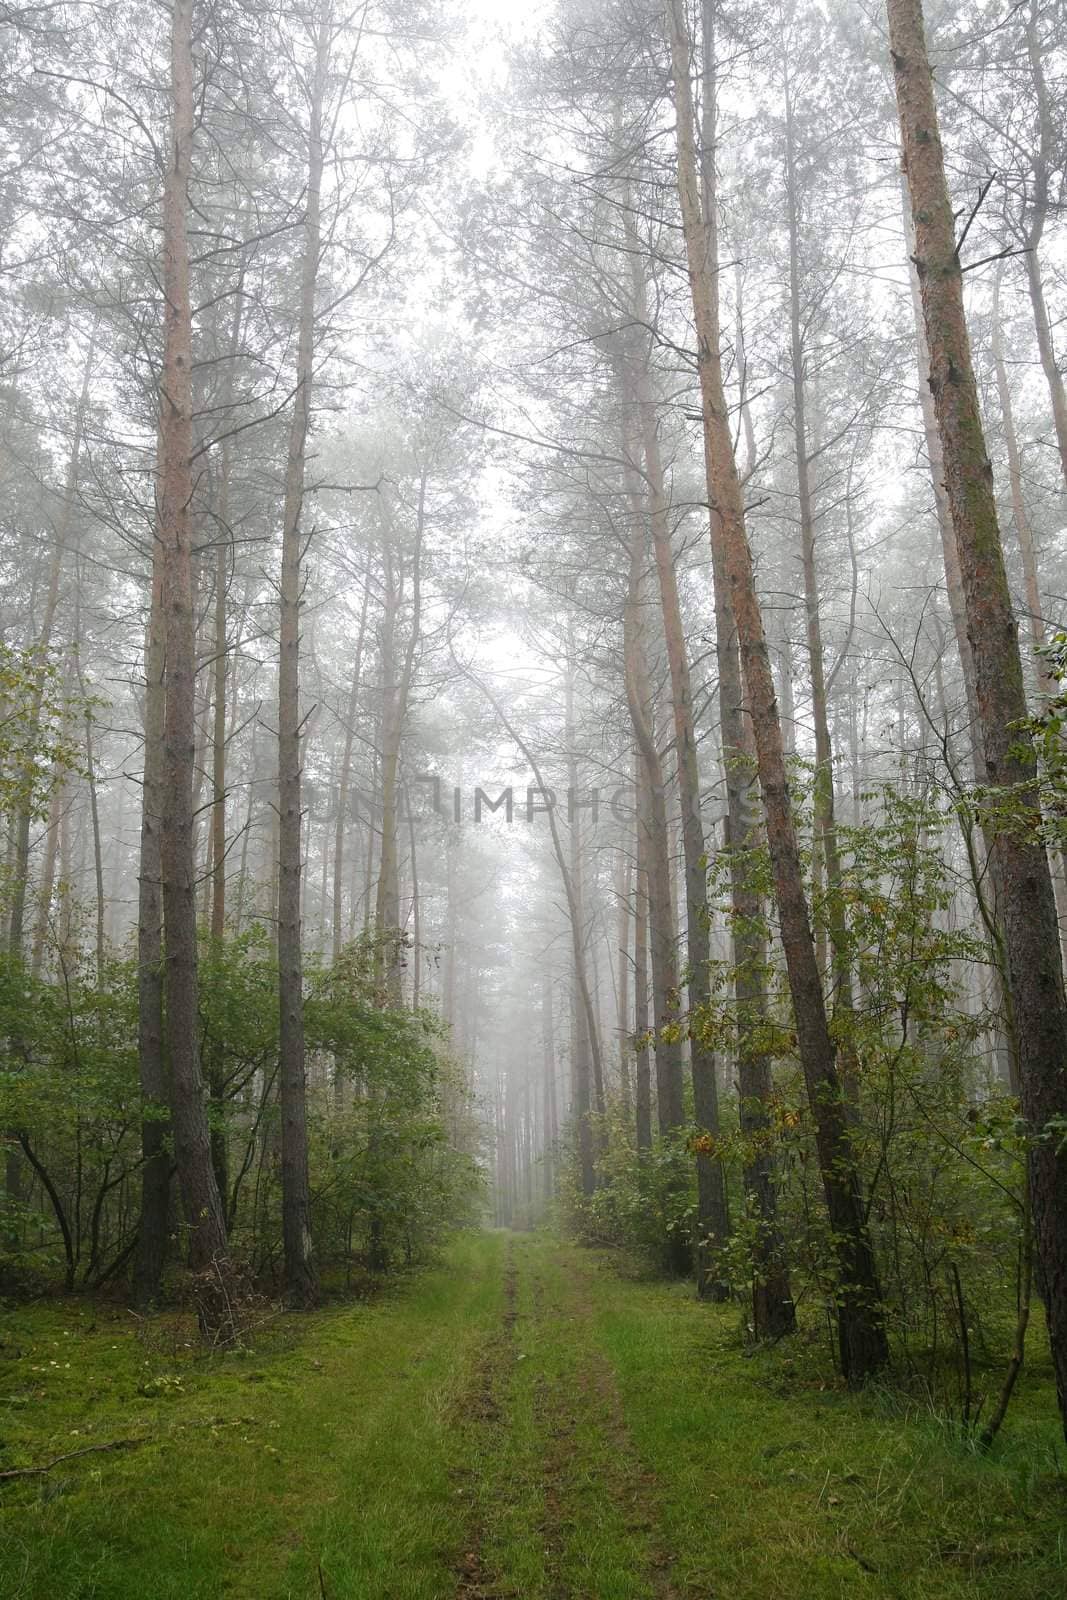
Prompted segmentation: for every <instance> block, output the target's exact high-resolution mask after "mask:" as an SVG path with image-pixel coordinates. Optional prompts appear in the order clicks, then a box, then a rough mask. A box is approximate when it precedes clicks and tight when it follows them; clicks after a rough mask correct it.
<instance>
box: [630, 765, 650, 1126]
mask: <svg viewBox="0 0 1067 1600" xmlns="http://www.w3.org/2000/svg"><path fill="white" fill-rule="evenodd" d="M645 791H646V779H645V768H644V761H643V759H642V757H641V753H640V751H638V750H635V752H634V793H635V795H636V800H637V805H636V811H635V814H634V844H635V849H636V854H637V871H636V874H635V879H634V1122H635V1127H634V1132H635V1136H636V1140H637V1153H638V1155H639V1156H641V1155H644V1154H645V1153H646V1151H648V1150H650V1149H651V1147H652V1072H651V1058H650V1056H649V1046H648V1029H649V1017H648V829H647V827H646V824H645Z"/></svg>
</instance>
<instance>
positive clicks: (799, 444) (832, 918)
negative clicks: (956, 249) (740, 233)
mask: <svg viewBox="0 0 1067 1600" xmlns="http://www.w3.org/2000/svg"><path fill="white" fill-rule="evenodd" d="M782 85H783V91H784V96H785V187H786V220H787V225H788V232H789V349H790V366H791V376H792V385H793V447H794V453H795V455H796V473H797V501H798V507H799V512H800V553H801V567H802V570H803V574H804V614H805V620H806V624H807V636H808V672H809V675H810V678H811V705H812V721H813V723H814V728H815V784H814V790H815V792H814V805H813V811H814V817H813V829H814V833H815V838H816V841H817V843H818V846H819V849H820V852H821V858H822V863H823V866H824V868H825V872H826V895H827V909H828V916H827V925H828V930H829V934H830V943H831V946H832V949H833V960H832V966H833V1000H834V1007H835V1009H836V1010H838V1011H839V1012H840V1013H841V1014H842V1017H843V1019H844V1020H845V1023H846V1026H845V1029H844V1033H845V1037H846V1039H848V1044H847V1046H845V1047H843V1048H842V1051H841V1061H842V1069H843V1076H844V1080H845V1092H846V1095H848V1097H849V1099H850V1101H851V1102H852V1103H853V1106H855V1104H856V1102H857V1101H858V1098H859V1085H858V1082H857V1079H856V1057H855V1050H854V1048H853V1046H852V1042H851V1038H850V1036H849V1030H848V1019H849V1018H850V1016H851V1013H852V1010H853V993H852V972H851V967H850V963H849V950H848V929H847V927H846V925H845V905H844V898H843V895H842V869H841V856H840V852H839V850H838V845H837V825H836V821H835V817H834V756H833V745H832V743H831V739H830V719H829V715H828V708H827V698H826V696H827V685H826V665H825V658H824V656H823V645H822V614H821V607H820V602H819V577H818V569H817V566H816V560H815V497H814V491H813V487H812V481H811V462H810V458H809V454H808V424H807V404H808V395H807V373H806V362H807V357H806V352H805V349H804V308H803V306H802V303H801V262H800V195H799V189H798V177H797V155H796V113H795V109H794V105H793V89H792V82H791V79H790V73H789V61H788V58H787V55H786V53H785V52H784V51H783V55H782Z"/></svg>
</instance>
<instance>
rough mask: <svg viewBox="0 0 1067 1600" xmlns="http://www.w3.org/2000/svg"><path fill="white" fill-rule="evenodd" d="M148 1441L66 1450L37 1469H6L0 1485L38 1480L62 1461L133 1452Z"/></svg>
mask: <svg viewBox="0 0 1067 1600" xmlns="http://www.w3.org/2000/svg"><path fill="white" fill-rule="evenodd" d="M148 1443H149V1440H148V1439H147V1437H146V1438H143V1439H112V1440H111V1441H110V1443H109V1444H87V1445H83V1446H82V1448H81V1449H80V1450H67V1451H66V1452H65V1453H64V1454H63V1455H61V1456H56V1457H55V1459H54V1460H52V1461H46V1462H44V1464H43V1465H42V1466H39V1467H7V1468H6V1469H5V1470H4V1471H3V1472H0V1483H4V1482H8V1481H10V1480H11V1479H12V1478H39V1477H41V1476H42V1475H43V1474H44V1473H46V1472H51V1470H52V1468H53V1467H58V1466H59V1464H60V1462H62V1461H73V1460H74V1459H75V1458H76V1457H77V1456H91V1455H97V1454H99V1453H100V1452H101V1451H104V1450H133V1449H135V1448H136V1446H137V1445H139V1444H148Z"/></svg>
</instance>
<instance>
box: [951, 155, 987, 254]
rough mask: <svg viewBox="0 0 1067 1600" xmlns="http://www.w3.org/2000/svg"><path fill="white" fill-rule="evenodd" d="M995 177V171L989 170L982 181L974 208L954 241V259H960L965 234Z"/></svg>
mask: <svg viewBox="0 0 1067 1600" xmlns="http://www.w3.org/2000/svg"><path fill="white" fill-rule="evenodd" d="M995 177H996V173H995V172H991V173H990V174H989V177H988V178H987V179H986V181H985V183H983V185H982V187H981V188H980V189H979V191H978V199H977V200H976V201H975V203H974V210H973V211H972V212H971V214H970V216H969V217H968V218H967V222H966V225H965V227H964V229H963V232H962V233H961V234H960V236H959V239H958V241H957V243H956V260H957V261H958V260H959V259H960V251H961V250H962V249H963V245H964V241H965V239H966V238H967V235H968V234H969V233H970V231H971V223H972V222H973V221H974V219H975V217H976V216H977V215H978V213H979V211H981V209H982V201H983V200H984V199H985V197H986V195H987V194H988V193H989V191H990V189H991V188H992V187H993V179H994V178H995Z"/></svg>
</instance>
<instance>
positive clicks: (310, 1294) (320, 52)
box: [278, 0, 331, 1307]
mask: <svg viewBox="0 0 1067 1600" xmlns="http://www.w3.org/2000/svg"><path fill="white" fill-rule="evenodd" d="M314 40H315V60H314V67H313V70H312V73H311V77H310V82H309V84H308V131H307V190H306V199H305V209H304V241H303V259H302V261H301V267H300V313H299V330H298V335H297V353H296V395H295V399H294V403H293V415H292V421H291V423H290V428H289V454H288V459H287V462H286V471H285V505H284V509H283V514H282V563H281V583H280V586H279V603H280V616H279V654H278V1000H279V1034H278V1057H279V1070H278V1085H279V1095H280V1100H281V1116H282V1132H281V1158H282V1159H281V1167H282V1241H283V1246H284V1251H285V1287H286V1293H287V1296H288V1298H289V1301H290V1303H291V1304H292V1305H294V1306H298V1307H308V1306H312V1305H314V1304H315V1302H316V1300H317V1299H318V1284H317V1281H316V1275H315V1263H314V1258H313V1254H312V1242H311V1198H310V1184H309V1176H308V1135H307V1071H306V1061H305V1052H304V964H303V950H302V948H301V916H300V888H301V878H302V869H303V855H302V848H301V741H300V733H301V720H300V588H301V575H302V574H301V568H302V562H301V556H302V553H303V552H302V549H301V541H302V515H303V509H304V497H305V472H306V463H307V442H308V432H309V429H310V426H311V397H312V380H313V370H314V359H315V289H316V285H317V282H318V273H319V257H320V253H321V241H320V229H321V222H320V210H321V204H322V174H323V165H324V160H325V151H324V142H323V128H322V114H323V102H324V99H325V95H326V79H327V74H328V71H329V65H330V43H331V26H330V5H329V0H324V4H323V5H322V6H321V8H320V10H319V14H318V17H317V19H316V22H315V29H314Z"/></svg>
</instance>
